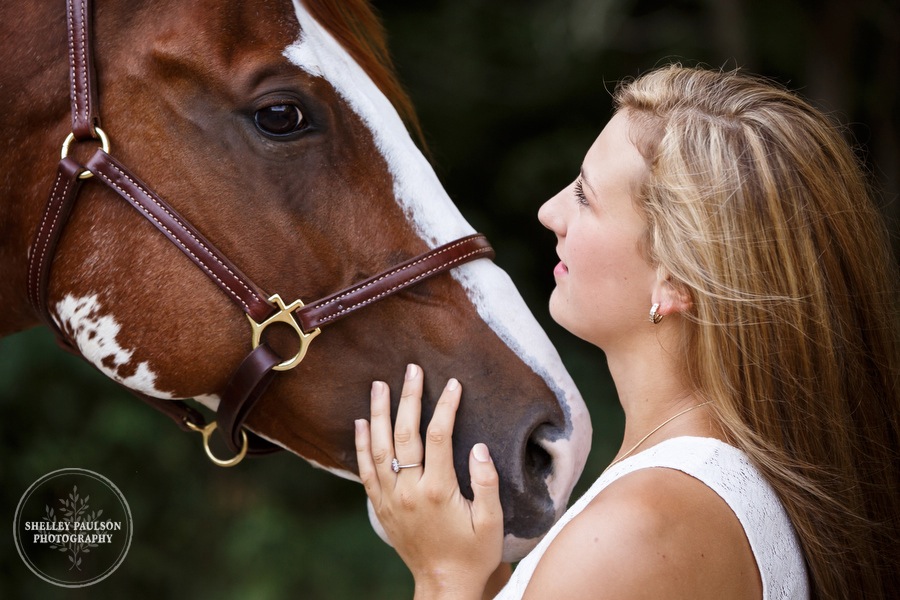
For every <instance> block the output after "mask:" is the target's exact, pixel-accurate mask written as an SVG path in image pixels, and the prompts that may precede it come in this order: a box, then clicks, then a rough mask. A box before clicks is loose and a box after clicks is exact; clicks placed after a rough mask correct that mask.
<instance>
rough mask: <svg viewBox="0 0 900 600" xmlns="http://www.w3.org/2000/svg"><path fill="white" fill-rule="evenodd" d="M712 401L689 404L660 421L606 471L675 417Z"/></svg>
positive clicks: (610, 464) (607, 468)
mask: <svg viewBox="0 0 900 600" xmlns="http://www.w3.org/2000/svg"><path fill="white" fill-rule="evenodd" d="M711 403H712V400H707V401H706V402H701V403H700V404H695V405H693V406H689V407H688V408H686V409H684V410H683V411H681V412H680V413H677V414H675V415H672V416H671V417H669V418H668V419H666V420H665V421H663V422H662V423H660V424H659V425H657V426H656V427H654V428H653V429H652V430H651V431H650V433H648V434H647V435H645V436H644V437H642V438H641V439H640V441H638V443H637V444H635V445H634V446H632V447H631V449H630V450H629V451H628V452H626V453H625V454H623V455H622V456H621V457H619V458H617V459H616V460H614V461H612V462H611V463H609V466H608V467H606V469H604V471H607V470H609V468H610V467H612V466H613V465H614V464H616V463H618V462H621V461H623V460H625V459H626V458H628V457H629V456H630V455H631V453H632V452H634V451H635V450H637V449H638V447H639V446H640V445H641V444H643V443H644V442H646V441H647V438H649V437H650V436H651V435H653V434H654V433H656V432H657V431H659V430H660V429H662V428H663V427H665V426H666V425H668V424H669V423H671V422H672V421H674V420H675V419H677V418H678V417H680V416H681V415H684V414H687V413H689V412H691V411H692V410H694V409H695V408H700V407H701V406H706V405H707V404H711Z"/></svg>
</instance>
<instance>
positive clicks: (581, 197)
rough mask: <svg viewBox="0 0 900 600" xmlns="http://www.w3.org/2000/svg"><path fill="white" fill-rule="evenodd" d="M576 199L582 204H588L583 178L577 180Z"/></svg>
mask: <svg viewBox="0 0 900 600" xmlns="http://www.w3.org/2000/svg"><path fill="white" fill-rule="evenodd" d="M575 201H576V202H578V204H581V205H582V206H587V205H588V201H587V198H586V197H585V195H584V184H582V182H581V179H580V178H579V179H576V180H575Z"/></svg>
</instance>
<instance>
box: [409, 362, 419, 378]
mask: <svg viewBox="0 0 900 600" xmlns="http://www.w3.org/2000/svg"><path fill="white" fill-rule="evenodd" d="M418 373H419V368H418V367H417V366H416V365H406V378H407V379H412V378H413V377H415V376H416V375H417V374H418Z"/></svg>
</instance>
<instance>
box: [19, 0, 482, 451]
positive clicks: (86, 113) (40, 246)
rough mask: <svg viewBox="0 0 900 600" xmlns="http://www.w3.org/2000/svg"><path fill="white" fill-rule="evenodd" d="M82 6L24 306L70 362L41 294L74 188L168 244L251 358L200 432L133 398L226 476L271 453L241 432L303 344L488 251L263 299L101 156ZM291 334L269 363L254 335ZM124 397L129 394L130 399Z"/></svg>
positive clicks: (175, 412) (440, 253) (177, 406)
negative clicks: (211, 285)
mask: <svg viewBox="0 0 900 600" xmlns="http://www.w3.org/2000/svg"><path fill="white" fill-rule="evenodd" d="M90 14H91V13H90V2H89V0H78V1H76V0H68V2H67V13H66V17H67V18H66V21H67V26H68V35H69V67H70V68H69V79H70V83H71V86H70V89H71V94H70V97H71V104H72V133H70V134H69V136H68V137H67V138H66V140H65V142H64V143H63V147H62V153H61V159H60V161H59V164H58V166H57V174H56V179H55V181H54V183H53V186H52V188H51V192H50V198H49V200H48V202H47V205H46V207H45V208H44V213H43V216H42V218H41V221H40V223H39V225H38V228H37V231H36V232H35V236H34V241H33V242H32V245H31V249H30V252H29V255H28V281H27V288H28V289H27V291H28V299H29V302H30V303H31V304H32V306H33V307H34V309H35V310H36V311H38V313H39V314H40V315H41V316H42V318H43V320H44V321H45V322H46V323H47V324H48V325H49V326H50V327H51V328H52V329H53V330H54V331H55V332H56V334H57V338H58V341H59V343H60V345H61V346H63V347H64V348H66V349H68V350H70V351H72V352H74V353H76V354H77V353H78V350H77V348H76V347H75V345H74V344H73V343H72V342H71V341H70V340H69V339H68V338H67V336H66V334H65V332H63V331H62V328H61V324H60V325H57V324H56V323H55V322H54V320H53V318H52V317H51V315H50V309H49V306H48V303H47V288H48V284H49V280H50V268H51V266H52V263H53V258H54V255H55V252H56V247H57V244H58V242H59V239H60V237H61V236H62V233H63V230H64V228H65V225H66V222H67V220H68V217H69V214H70V213H71V210H72V207H73V206H74V204H75V201H76V199H77V197H78V192H79V190H80V189H81V185H82V183H83V182H84V181H85V180H87V179H90V178H96V179H98V180H99V181H101V182H102V183H104V184H105V185H106V186H108V187H109V188H111V189H113V190H114V191H115V192H116V193H118V194H119V196H121V197H122V198H123V199H124V200H126V201H127V202H128V203H129V204H131V205H132V206H133V207H134V208H135V209H136V210H137V211H138V213H139V214H140V215H142V216H143V217H144V218H146V219H147V220H148V221H150V222H151V223H153V225H154V226H156V228H157V229H159V231H160V232H161V233H163V234H164V235H165V236H166V237H167V238H168V239H169V240H170V241H171V242H172V243H173V244H175V245H176V246H177V247H178V248H179V249H180V250H181V251H182V252H183V253H184V254H185V255H186V256H187V257H188V258H190V259H191V260H192V261H193V262H194V263H195V264H196V265H197V266H198V267H199V268H200V269H201V270H202V271H203V272H204V273H206V275H207V276H208V277H209V278H210V279H212V280H213V282H215V283H216V285H218V286H219V287H220V288H221V289H222V290H223V291H224V292H225V293H226V295H227V296H228V297H229V298H231V300H232V301H233V302H234V303H235V304H237V305H238V307H240V308H241V310H242V311H243V312H244V313H245V314H246V315H247V318H248V319H249V321H250V326H251V346H252V348H253V349H252V351H251V352H250V353H249V354H248V355H247V357H246V358H244V360H243V361H242V362H241V364H240V366H239V367H238V368H237V370H236V371H235V372H234V374H233V375H232V377H231V379H230V381H229V382H228V384H227V385H226V386H225V389H224V390H223V391H222V395H221V401H220V404H219V408H218V411H217V421H214V422H212V423H209V424H207V423H206V420H205V419H204V417H203V415H202V414H201V413H200V412H198V411H197V410H195V409H194V408H192V407H191V406H189V405H188V404H186V403H185V402H182V401H180V400H160V399H158V398H153V397H151V396H147V395H145V394H140V393H137V392H134V393H135V394H136V395H137V396H139V397H140V398H141V399H142V400H144V401H145V402H147V403H148V404H150V405H151V406H153V407H154V408H156V409H157V410H159V411H161V412H163V413H164V414H166V415H168V416H169V417H170V418H171V419H173V420H174V421H175V422H176V423H177V424H178V425H179V426H180V427H181V428H182V429H184V430H186V431H199V432H201V433H202V434H203V441H204V447H205V449H206V453H207V455H208V456H209V458H210V459H211V460H212V461H213V462H214V463H216V464H218V465H220V466H232V465H235V464H237V463H238V462H240V460H241V459H243V457H244V456H245V455H246V454H247V453H250V454H265V453H269V452H273V451H276V450H280V449H281V448H280V447H279V446H276V445H275V444H272V443H270V442H268V441H266V440H264V439H262V438H260V437H258V436H255V435H254V434H252V433H248V431H247V430H246V428H245V427H244V421H245V419H246V418H247V415H248V414H249V413H250V411H251V410H252V408H253V406H254V405H255V403H256V402H257V400H259V398H260V397H261V396H262V394H263V392H264V391H265V389H266V387H267V386H268V384H269V383H270V381H271V378H272V377H273V376H274V374H275V372H276V371H282V370H289V369H291V368H293V367H295V366H296V365H298V364H299V363H300V362H301V361H302V360H303V357H304V356H305V355H306V352H307V349H308V347H309V343H310V342H311V341H312V339H313V338H315V337H316V336H317V335H319V333H320V331H321V329H320V328H321V327H323V326H325V325H328V324H330V323H334V322H335V321H337V320H339V319H342V318H344V317H346V316H348V315H350V314H351V313H353V312H355V311H357V310H358V309H360V308H362V307H364V306H368V305H369V304H371V303H373V302H377V301H378V300H381V299H383V298H386V297H387V296H389V295H392V294H394V293H396V292H399V291H400V290H403V289H405V288H406V287H409V286H411V285H415V284H416V283H418V282H420V281H422V280H424V279H426V278H429V277H432V276H434V275H437V274H439V273H443V272H444V271H447V270H449V269H451V268H453V267H456V266H458V265H461V264H463V263H465V262H469V261H471V260H474V259H477V258H493V256H494V251H493V249H492V248H491V246H490V244H489V243H488V241H487V239H486V238H485V237H484V236H483V235H480V234H475V235H470V236H467V237H463V238H460V239H458V240H456V241H454V242H451V243H449V244H446V245H443V246H440V247H438V248H435V249H434V250H431V251H430V252H426V253H424V254H421V255H419V256H416V257H414V258H412V259H410V260H408V261H406V262H404V263H401V264H399V265H396V266H394V267H391V268H389V269H387V270H386V271H384V272H383V273H380V274H378V275H375V276H374V277H371V278H369V279H367V280H365V281H363V282H360V283H357V284H355V285H353V286H350V287H349V288H346V289H344V290H341V291H339V292H337V293H335V294H332V295H331V296H328V297H327V298H323V299H321V300H318V301H316V302H312V303H310V304H306V305H304V304H303V303H302V302H301V301H300V300H296V301H294V302H291V303H290V304H285V302H284V301H283V300H282V299H281V297H280V296H279V295H278V294H272V295H270V294H267V293H265V292H263V291H262V289H260V288H259V287H258V286H257V285H256V284H254V283H253V281H252V280H251V279H250V278H248V277H247V276H246V275H244V274H243V273H242V272H241V271H240V270H239V269H238V268H237V267H236V266H235V265H234V264H233V263H232V262H231V261H230V260H228V258H227V257H225V255H223V254H222V253H221V252H220V251H219V250H218V249H217V248H216V247H215V246H214V245H213V244H212V243H211V242H210V241H209V240H207V239H206V238H205V237H203V235H202V234H200V232H199V231H197V229H195V228H194V226H193V225H191V223H190V222H189V221H188V220H187V219H185V218H184V217H182V216H181V215H180V214H179V213H178V211H176V210H175V209H174V208H172V207H171V206H170V205H169V204H168V203H167V202H166V201H165V200H163V199H162V198H160V197H159V196H158V195H157V194H156V193H155V192H153V190H152V189H151V188H150V187H149V186H147V185H146V184H145V183H144V182H142V181H141V180H140V179H139V178H138V177H136V176H135V175H134V174H132V173H131V171H130V170H129V169H128V168H127V167H125V166H124V165H123V164H121V163H120V162H119V161H117V160H116V159H115V158H113V157H112V156H111V155H110V154H109V149H110V146H109V139H108V138H107V136H106V134H105V132H104V131H103V130H102V129H100V127H99V124H100V118H99V115H98V114H97V112H95V111H96V110H97V107H98V106H99V103H98V102H97V80H96V72H95V70H94V67H93V57H92V54H91V18H90ZM76 140H77V141H88V140H99V141H100V143H101V148H99V149H97V150H96V151H95V152H94V154H93V156H92V157H91V158H90V159H89V160H88V161H87V163H86V164H84V165H82V164H80V163H78V162H77V161H75V160H74V159H73V158H71V157H69V156H68V150H69V145H70V144H71V142H72V141H76ZM276 322H279V323H283V324H286V325H288V326H289V327H291V328H292V329H293V330H294V332H295V333H296V334H297V337H298V339H299V340H300V349H299V351H298V352H297V354H296V355H295V356H293V357H290V358H288V359H284V358H283V357H281V356H278V355H277V354H276V353H275V352H274V351H273V350H272V349H271V348H270V347H269V345H268V344H266V343H265V341H263V340H262V333H263V331H264V330H265V329H266V327H268V326H269V325H271V324H273V323H276ZM131 391H133V390H131ZM217 427H218V428H219V429H221V430H222V432H223V434H224V437H225V440H226V442H227V444H228V446H229V448H230V449H231V450H232V451H233V452H234V453H235V456H234V457H233V458H231V459H229V460H220V459H218V458H217V457H216V456H215V455H214V454H213V453H212V451H211V450H210V447H209V437H210V435H211V434H212V432H213V431H214V430H215V429H216V428H217Z"/></svg>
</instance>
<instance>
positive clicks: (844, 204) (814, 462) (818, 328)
mask: <svg viewBox="0 0 900 600" xmlns="http://www.w3.org/2000/svg"><path fill="white" fill-rule="evenodd" d="M615 101H616V106H617V109H618V110H620V111H625V112H626V113H627V115H628V117H629V119H630V122H631V134H632V137H633V141H634V142H635V144H636V145H637V146H638V148H639V150H640V151H641V153H642V154H643V155H644V157H645V158H646V159H647V161H648V164H649V166H650V169H649V171H650V173H649V175H648V179H647V180H646V182H645V183H644V186H643V189H642V193H641V194H640V198H639V200H638V202H639V208H640V209H641V210H642V211H643V212H644V213H645V215H646V218H647V221H648V224H649V225H648V233H647V247H648V252H649V255H650V259H651V261H652V262H653V263H654V264H658V265H659V266H660V267H661V268H663V269H665V271H666V272H667V273H669V274H670V275H671V277H672V280H673V282H675V283H676V285H679V286H681V287H682V288H683V289H684V290H686V291H687V292H688V293H689V294H690V296H691V299H692V301H693V307H692V309H691V311H690V313H689V314H687V315H685V316H686V318H685V319H684V320H683V322H684V325H683V328H684V337H683V339H684V348H683V351H684V354H683V355H684V356H685V365H684V368H685V372H686V374H687V376H688V377H689V379H690V381H691V384H692V385H693V386H695V389H696V390H697V391H698V392H699V393H700V394H702V395H703V396H705V397H708V398H709V399H711V400H713V402H714V406H715V411H716V414H717V416H718V418H719V419H720V421H721V423H722V424H723V426H724V427H725V429H726V432H727V435H728V436H729V437H730V439H731V441H732V442H733V443H734V444H736V445H737V446H739V447H740V448H741V449H743V450H744V451H745V452H746V453H747V454H748V455H749V456H750V458H751V459H752V460H753V461H754V463H755V464H756V465H757V466H758V468H760V470H761V471H762V472H763V474H764V475H765V476H766V478H767V479H768V480H769V482H770V483H771V484H772V485H773V486H774V488H775V489H776V491H777V492H778V494H779V496H780V498H781V499H782V501H783V503H784V505H785V507H786V509H787V511H788V513H789V515H790V517H791V520H792V522H793V524H794V526H795V528H796V530H797V532H798V535H799V537H800V540H801V544H802V547H803V551H804V554H805V557H806V560H807V565H808V567H809V573H810V579H811V581H810V583H811V589H812V590H813V597H814V598H850V597H854V598H857V597H858V598H867V599H873V598H888V597H895V596H894V594H896V592H897V590H898V589H900V582H898V577H900V575H898V573H900V564H898V562H900V545H898V540H900V524H898V519H900V439H898V438H900V417H898V412H900V386H898V374H900V341H898V327H897V316H898V313H897V309H896V306H897V302H898V301H900V295H898V285H897V267H896V263H895V262H894V259H893V256H892V253H891V251H890V246H889V241H888V237H887V234H886V230H885V227H884V224H883V222H882V219H881V217H880V214H879V212H878V209H877V207H876V206H875V204H874V202H873V201H872V198H871V195H870V193H869V190H868V186H867V183H866V179H865V176H864V175H863V172H862V170H861V169H860V166H859V164H858V162H857V160H856V157H855V156H854V154H853V151H852V149H851V148H850V147H849V145H848V144H847V142H846V141H845V140H844V139H843V137H842V135H841V132H840V130H839V129H838V128H837V127H836V126H835V125H834V124H832V123H831V122H830V121H829V120H828V119H827V118H826V117H825V116H823V115H822V114H821V113H820V112H819V111H817V110H816V109H814V108H813V107H812V106H810V105H809V104H808V103H806V102H805V101H803V100H802V99H800V98H798V97H797V96H796V95H794V94H792V93H790V92H788V91H787V90H785V89H783V88H781V87H779V86H778V85H775V84H773V83H771V82H769V81H766V80H763V79H761V78H758V77H754V76H750V75H746V74H743V73H741V72H739V71H731V72H720V71H713V70H705V69H696V68H683V67H681V66H679V65H671V66H668V67H664V68H661V69H657V70H655V71H652V72H650V73H648V74H646V75H644V76H642V77H640V78H638V79H636V80H634V81H630V82H625V83H623V84H620V86H619V87H618V89H617V90H616V95H615Z"/></svg>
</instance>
